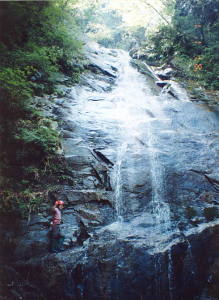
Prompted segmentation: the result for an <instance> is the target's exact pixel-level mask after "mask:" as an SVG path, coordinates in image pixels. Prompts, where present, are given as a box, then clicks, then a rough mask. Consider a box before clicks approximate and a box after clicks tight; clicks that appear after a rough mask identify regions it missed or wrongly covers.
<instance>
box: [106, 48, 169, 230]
mask: <svg viewBox="0 0 219 300" xmlns="http://www.w3.org/2000/svg"><path fill="white" fill-rule="evenodd" d="M119 59H120V63H121V72H120V76H119V79H118V81H117V87H116V88H115V89H114V91H113V92H112V94H111V96H110V97H111V98H112V99H113V101H115V111H114V116H115V118H116V120H117V124H118V127H119V130H118V136H119V139H120V145H119V146H118V150H117V162H116V166H115V172H114V191H115V202H116V211H117V216H118V218H119V219H120V220H121V216H122V214H123V212H124V210H125V208H124V203H123V200H122V197H123V196H122V195H123V193H122V189H123V180H122V175H121V174H122V172H121V171H122V168H121V165H122V162H123V161H125V160H127V159H128V155H127V154H126V152H127V149H128V148H129V147H132V151H133V152H137V151H139V143H141V145H142V149H141V150H140V154H141V155H142V156H145V155H146V156H149V163H150V172H151V185H152V199H151V212H150V213H151V214H152V215H153V217H154V223H155V225H156V226H161V225H162V229H163V230H167V229H168V228H169V226H170V210H169V206H168V204H167V203H166V202H165V182H164V169H163V166H162V165H161V163H160V160H159V149H158V147H159V145H157V137H156V133H154V129H153V122H154V121H157V120H160V119H162V120H164V121H166V122H168V119H167V118H166V116H165V114H164V113H163V112H162V109H161V105H160V103H159V96H154V95H152V93H151V91H150V89H149V88H148V87H147V85H146V82H145V79H144V77H143V76H142V75H141V74H140V73H138V72H137V71H136V70H135V69H134V68H133V67H132V66H131V65H130V57H129V55H128V54H127V53H126V52H125V51H120V52H119ZM162 97H163V98H164V97H165V96H164V95H163V96H162ZM132 168H133V169H134V168H135V161H133V166H132ZM142 172H144V170H142ZM127 176H130V175H129V174H127ZM145 209H146V208H145ZM160 229H161V228H160Z"/></svg>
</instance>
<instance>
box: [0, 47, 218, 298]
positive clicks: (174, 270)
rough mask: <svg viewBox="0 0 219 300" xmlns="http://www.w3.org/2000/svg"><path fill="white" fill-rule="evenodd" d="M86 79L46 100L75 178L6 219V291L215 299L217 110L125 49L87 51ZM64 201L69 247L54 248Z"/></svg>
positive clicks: (3, 258)
mask: <svg viewBox="0 0 219 300" xmlns="http://www.w3.org/2000/svg"><path fill="white" fill-rule="evenodd" d="M87 51H88V56H89V59H90V63H89V64H88V65H87V66H86V68H87V72H86V74H84V75H83V76H82V78H81V81H80V84H78V85H76V86H73V87H65V86H64V85H63V86H62V87H60V88H62V89H63V96H62V97H57V96H53V95H52V96H48V97H44V98H39V97H38V98H36V99H34V100H33V102H34V101H36V102H37V103H43V104H42V107H43V110H44V111H45V113H46V114H48V115H50V116H51V115H52V116H53V117H54V119H55V120H56V122H57V123H58V130H59V131H60V134H61V136H62V149H63V155H64V157H65V161H66V163H67V165H68V172H69V173H68V175H69V176H70V178H71V179H72V180H71V181H68V180H66V181H64V183H62V184H57V187H56V189H55V190H54V192H52V193H50V195H49V197H50V200H51V203H45V204H44V205H42V206H41V207H40V208H39V212H38V213H37V214H34V215H32V216H31V218H30V220H28V222H27V221H26V220H22V221H21V220H13V222H12V220H11V219H9V218H7V217H5V219H2V220H1V225H2V226H1V240H2V241H3V245H4V246H3V247H2V248H1V265H2V268H1V273H2V274H1V278H2V280H1V290H2V296H0V299H36V300H37V299H39V300H40V299H51V300H52V299H54V300H55V299H63V300H64V299H77V300H79V299H80V300H93V299H95V300H103V299H105V300H107V299H108V300H116V299H118V300H119V299H120V300H122V299H126V300H128V299H130V300H150V299H151V300H152V299H153V300H157V299H162V300H175V299H177V300H179V299H180V300H185V299H190V300H195V299H197V300H198V299H202V300H210V299H211V300H215V299H219V291H218V288H217V278H218V276H219V274H218V262H219V260H218V259H219V254H218V253H219V251H218V250H219V243H218V233H219V226H218V224H219V221H218V204H219V194H218V190H219V186H218V184H219V174H218V171H217V165H218V151H219V142H218V130H219V119H218V114H217V113H216V112H214V111H212V109H209V107H208V106H206V105H205V104H203V103H202V102H197V103H193V102H191V101H190V99H189V98H188V96H187V95H186V92H185V91H184V90H183V89H182V88H180V87H179V86H178V84H177V83H174V84H175V85H174V87H175V91H176V92H177V93H178V95H179V96H178V97H177V98H176V97H172V96H171V95H170V94H168V93H165V92H164V91H163V92H162V90H161V89H160V88H159V87H157V86H156V84H155V83H154V81H153V79H152V78H150V77H148V76H145V75H143V74H140V73H138V71H137V70H136V69H134V68H133V67H131V65H130V64H129V57H128V55H127V53H126V52H124V51H121V50H110V49H104V48H100V47H97V46H92V47H90V48H88V50H87ZM57 198H58V199H60V200H64V201H65V209H64V211H63V221H64V224H63V225H62V227H63V230H64V231H65V241H64V245H65V251H64V252H61V253H58V254H50V253H49V252H48V244H49V238H48V229H49V221H50V216H49V207H50V205H51V204H52V201H53V200H54V199H57Z"/></svg>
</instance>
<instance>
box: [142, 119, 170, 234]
mask: <svg viewBox="0 0 219 300" xmlns="http://www.w3.org/2000/svg"><path fill="white" fill-rule="evenodd" d="M147 136H148V151H149V156H150V166H151V184H152V201H151V202H152V212H153V216H154V219H155V225H158V226H159V227H160V230H161V231H166V230H168V228H169V227H170V225H171V224H170V208H169V205H168V204H167V203H166V202H165V198H166V197H165V179H164V178H165V173H164V171H165V170H164V167H163V166H162V165H161V162H160V160H159V149H158V148H156V144H157V138H156V135H155V134H153V128H152V127H151V126H150V125H149V126H148V135H147Z"/></svg>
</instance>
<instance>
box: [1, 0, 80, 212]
mask: <svg viewBox="0 0 219 300" xmlns="http://www.w3.org/2000/svg"><path fill="white" fill-rule="evenodd" d="M73 2H75V1H74V0H72V1H71V3H73ZM71 3H70V2H69V1H65V0H57V1H35V2H29V1H6V2H0V28H1V30H0V53H1V60H0V149H1V152H0V160H1V172H2V173H3V174H4V180H3V185H4V186H3V194H4V195H2V197H1V198H2V199H1V201H0V207H1V208H2V212H13V211H19V212H21V211H22V212H23V213H24V214H26V213H27V211H29V212H30V211H32V210H33V209H35V208H36V207H37V206H38V205H39V204H40V201H41V196H39V195H36V193H35V192H33V191H32V190H31V188H28V187H29V186H31V184H33V183H36V182H38V183H39V182H40V180H41V179H40V178H41V177H43V176H46V174H47V173H49V171H48V169H49V168H50V167H51V166H49V165H48V161H49V160H52V159H53V158H54V157H56V155H57V149H58V147H59V143H60V142H59V135H58V133H57V131H56V128H55V127H54V122H53V121H52V120H50V119H47V118H43V117H42V116H41V114H40V112H39V111H38V110H37V109H36V108H35V107H33V105H32V104H31V97H32V96H33V95H40V96H42V95H43V94H44V93H52V92H55V91H56V85H57V84H58V83H59V81H58V80H59V75H57V74H60V73H61V72H62V73H65V74H67V75H68V76H69V77H70V78H71V79H70V80H69V81H71V82H74V81H76V80H77V79H78V78H79V76H80V73H81V72H83V67H82V68H80V69H79V68H77V67H75V66H76V65H80V62H81V61H82V60H83V54H82V42H81V41H80V39H79V38H80V29H79V27H78V25H77V23H76V18H75V17H74V16H73V13H74V10H73V9H72V8H70V7H69V6H68V4H71ZM15 24H16V26H15ZM81 64H82V65H83V63H81ZM65 77H66V76H65ZM54 160H55V159H54ZM4 190H5V192H4ZM18 191H19V192H18Z"/></svg>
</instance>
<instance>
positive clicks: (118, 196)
mask: <svg viewBox="0 0 219 300" xmlns="http://www.w3.org/2000/svg"><path fill="white" fill-rule="evenodd" d="M126 149H127V143H126V142H125V143H123V144H122V146H121V147H120V148H119V150H118V153H117V162H116V166H115V175H114V181H115V203H116V213H117V218H118V220H119V221H122V220H123V211H124V209H123V198H122V174H121V165H122V161H123V159H124V155H125V152H126Z"/></svg>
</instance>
